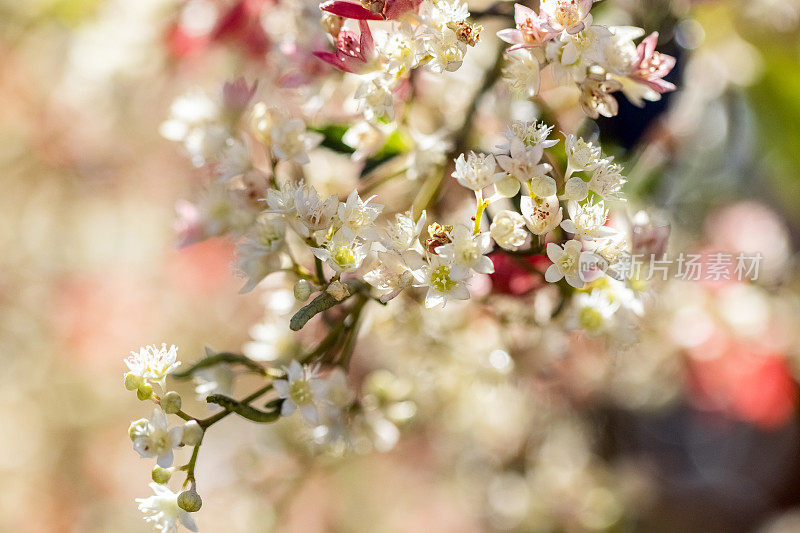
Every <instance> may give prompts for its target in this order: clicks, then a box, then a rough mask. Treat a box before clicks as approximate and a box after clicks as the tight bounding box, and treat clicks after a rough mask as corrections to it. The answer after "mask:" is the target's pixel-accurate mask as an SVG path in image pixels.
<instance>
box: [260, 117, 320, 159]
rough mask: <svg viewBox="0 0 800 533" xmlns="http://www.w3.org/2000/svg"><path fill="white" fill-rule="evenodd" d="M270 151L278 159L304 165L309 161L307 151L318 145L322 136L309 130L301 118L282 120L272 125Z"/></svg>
mask: <svg viewBox="0 0 800 533" xmlns="http://www.w3.org/2000/svg"><path fill="white" fill-rule="evenodd" d="M271 134H272V153H273V154H274V155H275V157H277V158H278V159H285V160H288V161H294V162H295V163H300V164H301V165H304V164H306V163H308V162H309V158H308V152H309V151H310V150H312V149H313V148H316V147H317V146H319V143H321V142H322V139H323V136H322V134H320V133H315V132H309V131H307V130H306V124H305V122H303V120H302V119H299V118H293V119H289V120H283V121H280V122H279V123H277V124H275V125H274V126H272V131H271Z"/></svg>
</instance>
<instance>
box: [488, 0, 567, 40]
mask: <svg viewBox="0 0 800 533" xmlns="http://www.w3.org/2000/svg"><path fill="white" fill-rule="evenodd" d="M514 22H516V23H517V27H516V29H514V28H508V29H505V30H500V31H499V32H497V36H498V37H499V38H500V39H502V40H504V41H505V42H507V43H511V44H512V45H514V46H512V47H511V48H509V49H508V50H509V51H511V50H516V49H518V48H530V47H532V46H540V45H542V44H544V43H545V42H547V41H549V40H550V39H552V38H553V37H555V36H556V35H558V32H557V31H553V30H552V29H551V28H550V27H549V26H548V25H547V18H546V17H543V16H542V15H537V14H536V11H534V10H533V9H531V8H529V7H525V6H523V5H522V4H516V5H515V6H514Z"/></svg>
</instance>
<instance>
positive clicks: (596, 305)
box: [574, 289, 619, 334]
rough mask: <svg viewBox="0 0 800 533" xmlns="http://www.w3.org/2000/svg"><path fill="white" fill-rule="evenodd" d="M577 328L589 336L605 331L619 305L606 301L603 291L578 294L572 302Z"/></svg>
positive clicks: (596, 290)
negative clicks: (589, 334)
mask: <svg viewBox="0 0 800 533" xmlns="http://www.w3.org/2000/svg"><path fill="white" fill-rule="evenodd" d="M574 305H575V310H576V315H577V316H576V319H577V323H578V326H580V327H581V328H582V329H584V330H586V331H587V332H588V333H591V334H598V333H602V332H603V331H606V330H607V329H608V328H609V326H610V325H611V323H612V321H613V319H614V313H616V311H617V309H618V308H619V304H618V303H615V302H612V301H610V300H609V299H608V297H607V295H606V294H605V292H604V291H601V290H599V289H594V290H592V292H591V293H585V292H583V293H579V294H578V295H576V297H575V301H574Z"/></svg>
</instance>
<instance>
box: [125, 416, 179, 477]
mask: <svg viewBox="0 0 800 533" xmlns="http://www.w3.org/2000/svg"><path fill="white" fill-rule="evenodd" d="M128 434H129V435H130V438H131V440H132V441H133V449H134V450H136V452H137V453H138V454H139V456H140V457H157V460H156V462H157V463H158V466H160V467H161V468H169V467H170V466H172V460H173V453H172V449H173V448H177V447H178V446H180V444H181V438H182V437H183V426H176V427H174V428H171V429H170V427H169V425H168V424H167V415H166V414H165V413H164V411H163V410H162V409H161V408H160V407H156V408H155V409H154V410H153V415H152V416H151V417H150V419H149V420H148V419H147V418H142V419H139V420H137V421H135V422H133V423H132V424H131V426H130V428H129V429H128Z"/></svg>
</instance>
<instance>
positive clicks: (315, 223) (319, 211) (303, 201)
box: [294, 185, 339, 237]
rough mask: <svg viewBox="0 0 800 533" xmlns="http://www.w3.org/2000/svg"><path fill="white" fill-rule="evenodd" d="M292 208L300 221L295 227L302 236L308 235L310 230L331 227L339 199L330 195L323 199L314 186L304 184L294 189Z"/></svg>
mask: <svg viewBox="0 0 800 533" xmlns="http://www.w3.org/2000/svg"><path fill="white" fill-rule="evenodd" d="M294 208H295V210H296V213H297V218H298V220H299V222H300V226H299V227H296V228H295V229H297V230H298V232H299V233H300V234H301V235H302V236H303V237H308V236H309V235H310V234H311V232H314V231H318V230H327V229H329V228H330V227H331V224H332V222H333V217H334V215H336V211H337V210H338V208H339V199H338V198H336V196H334V195H331V196H329V197H328V198H326V199H325V200H324V201H323V200H322V199H320V197H319V193H318V192H317V190H316V189H315V188H314V187H312V186H310V185H305V186H300V187H298V188H297V190H296V191H295V194H294Z"/></svg>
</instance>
